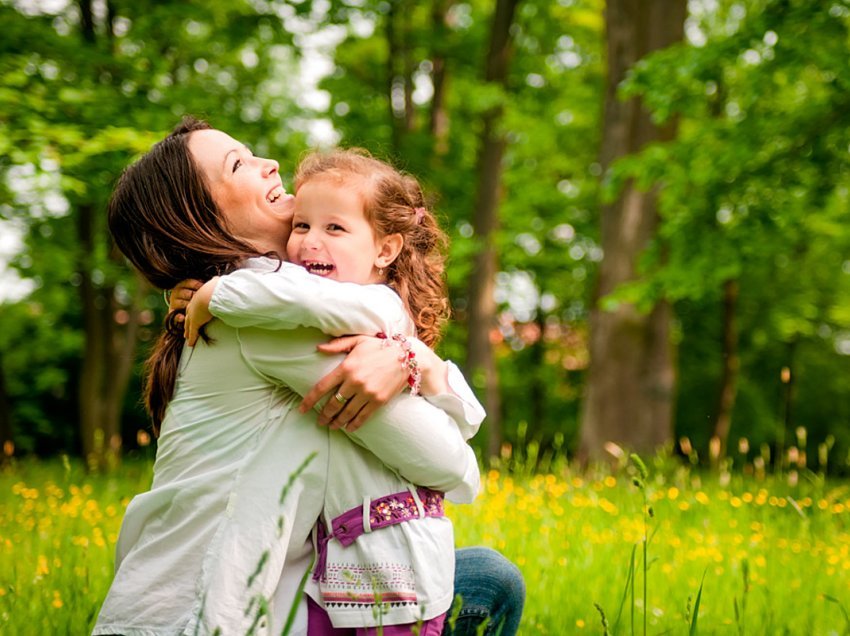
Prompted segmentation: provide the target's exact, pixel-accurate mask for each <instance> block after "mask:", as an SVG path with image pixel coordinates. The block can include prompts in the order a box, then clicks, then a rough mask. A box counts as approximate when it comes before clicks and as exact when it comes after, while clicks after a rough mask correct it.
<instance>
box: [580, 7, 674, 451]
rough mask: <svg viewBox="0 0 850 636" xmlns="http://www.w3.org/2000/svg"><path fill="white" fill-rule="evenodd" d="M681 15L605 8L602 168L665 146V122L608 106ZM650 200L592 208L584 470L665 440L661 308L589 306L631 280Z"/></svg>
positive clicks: (649, 219) (646, 237)
mask: <svg viewBox="0 0 850 636" xmlns="http://www.w3.org/2000/svg"><path fill="white" fill-rule="evenodd" d="M686 15H687V7H686V2H685V0H609V2H608V4H607V8H606V14H605V20H606V29H607V40H608V47H607V55H608V77H607V80H606V94H605V114H604V122H603V136H602V148H601V153H600V162H601V164H602V166H603V168H604V169H608V168H609V167H610V166H611V164H612V163H613V162H614V161H615V160H617V159H618V158H620V157H623V156H625V155H628V154H631V153H634V152H636V151H639V150H640V149H641V148H643V147H644V146H645V145H646V144H648V143H650V142H654V141H665V140H669V139H672V138H673V137H674V135H675V132H676V126H675V123H668V124H666V125H664V126H660V127H659V126H657V125H655V124H654V123H653V122H652V120H651V119H650V117H649V114H648V113H647V112H646V111H645V110H644V109H643V108H642V106H641V103H640V101H639V100H638V99H629V100H628V101H623V100H619V99H617V88H618V86H619V84H620V82H622V80H623V79H624V78H625V76H626V72H627V71H628V70H629V69H630V68H631V67H632V66H634V64H635V63H636V62H637V61H638V60H640V59H641V58H642V57H644V56H645V55H647V54H648V53H650V52H652V51H655V50H657V49H661V48H664V47H666V46H669V45H671V44H673V43H675V42H678V41H680V40H681V39H682V37H683V35H684V22H685V17H686ZM657 194H658V193H657V190H656V189H652V190H650V191H649V192H641V191H639V190H638V189H637V188H636V187H635V185H634V184H633V183H629V184H627V185H626V187H625V188H624V190H623V192H622V193H621V194H620V197H619V198H618V199H617V201H615V202H614V203H611V204H608V205H603V206H602V210H601V230H602V232H601V234H602V248H603V250H604V258H603V260H602V263H601V265H600V269H599V277H598V280H597V283H596V289H595V295H594V303H593V308H592V310H591V314H590V343H589V344H590V356H591V363H590V369H589V374H588V383H587V394H586V396H585V401H584V405H583V414H582V415H583V417H582V425H581V440H580V445H579V458H580V459H582V460H584V461H587V460H596V459H602V458H603V457H605V445H606V443H607V442H614V443H616V444H618V445H620V446H622V447H626V448H628V449H632V450H635V451H638V452H644V453H647V452H652V451H654V450H655V449H657V448H658V447H659V446H662V445H664V444H666V443H668V442H669V441H670V440H671V438H672V433H673V392H674V387H675V357H674V350H673V346H672V344H671V342H670V322H671V317H672V312H671V308H670V306H669V304H668V303H666V302H663V301H662V302H659V303H657V304H656V305H655V307H653V308H652V310H651V311H650V312H649V313H641V312H639V311H638V310H637V309H636V308H635V307H634V306H632V305H628V304H625V303H623V304H620V305H619V306H618V307H616V308H615V309H613V310H612V311H603V310H602V309H601V308H600V306H599V300H600V299H601V298H602V297H604V296H605V295H607V294H609V293H611V292H612V291H613V290H614V289H616V288H617V287H618V286H619V285H620V284H622V283H625V282H628V281H630V280H634V279H635V277H636V275H637V273H636V267H637V260H638V257H639V255H640V254H641V252H642V251H643V249H644V248H645V247H646V246H647V244H648V242H649V241H650V240H651V239H652V238H653V237H654V235H655V232H656V229H657V227H658V223H659V217H658V210H657Z"/></svg>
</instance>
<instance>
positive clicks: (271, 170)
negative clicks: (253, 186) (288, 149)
mask: <svg viewBox="0 0 850 636" xmlns="http://www.w3.org/2000/svg"><path fill="white" fill-rule="evenodd" d="M262 162H263V164H262V165H263V176H264V177H270V176H271V175H273V174H275V173H276V172H277V171H278V169H279V168H280V164H278V162H277V161H275V160H274V159H263V160H262Z"/></svg>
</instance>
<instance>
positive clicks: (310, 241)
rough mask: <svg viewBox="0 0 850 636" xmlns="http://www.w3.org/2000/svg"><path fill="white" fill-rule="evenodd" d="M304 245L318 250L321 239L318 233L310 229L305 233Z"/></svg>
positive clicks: (309, 248)
mask: <svg viewBox="0 0 850 636" xmlns="http://www.w3.org/2000/svg"><path fill="white" fill-rule="evenodd" d="M303 245H304V247H305V248H307V249H308V250H317V249H318V248H319V241H318V237H317V236H316V233H315V232H309V231H308V232H307V234H305V235H304V242H303Z"/></svg>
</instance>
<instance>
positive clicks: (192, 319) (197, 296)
mask: <svg viewBox="0 0 850 636" xmlns="http://www.w3.org/2000/svg"><path fill="white" fill-rule="evenodd" d="M218 279H219V277H218V276H213V277H212V278H210V279H209V280H208V281H207V282H206V283H204V284H203V285H201V288H200V289H198V290H197V291H196V292H195V293H194V296H192V297H191V298H192V299H191V301H190V302H189V306H188V307H187V308H186V321H185V322H184V323H183V337H184V338H186V344H188V345H189V346H190V347H194V346H195V343H196V342H197V341H198V333H199V332H200V330H201V327H203V326H204V325H205V324H207V323H208V322H209V321H210V320H212V319H213V315H212V314H211V313H210V300H212V295H213V292H214V291H215V286H216V285H217V284H218Z"/></svg>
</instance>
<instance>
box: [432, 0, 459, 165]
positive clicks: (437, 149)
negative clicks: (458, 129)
mask: <svg viewBox="0 0 850 636" xmlns="http://www.w3.org/2000/svg"><path fill="white" fill-rule="evenodd" d="M452 4H454V0H434V4H433V5H432V7H431V29H432V31H433V37H432V38H431V42H432V46H433V50H432V52H431V83H432V84H433V85H434V96H433V97H432V99H431V118H430V122H429V130H430V132H431V138H432V139H433V148H434V150H433V153H434V155H436V156H437V157H442V156H443V155H445V154H446V153H447V152H448V151H449V112H448V109H447V108H446V91H447V89H448V80H449V73H448V69H447V67H446V59H447V55H446V51H445V44H446V40H447V38H448V37H449V34H448V28H447V25H446V20H447V19H448V12H449V9H450V8H451V6H452Z"/></svg>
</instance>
